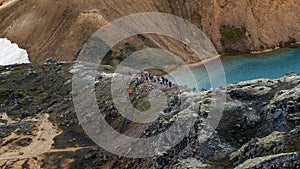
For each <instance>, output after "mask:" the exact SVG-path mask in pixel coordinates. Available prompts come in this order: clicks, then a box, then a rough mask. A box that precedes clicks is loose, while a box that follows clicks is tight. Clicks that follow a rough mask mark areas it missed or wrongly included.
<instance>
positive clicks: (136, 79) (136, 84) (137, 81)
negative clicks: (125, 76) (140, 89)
mask: <svg viewBox="0 0 300 169" xmlns="http://www.w3.org/2000/svg"><path fill="white" fill-rule="evenodd" d="M134 83H135V87H137V86H138V85H139V83H140V80H139V78H137V77H136V78H135V81H134Z"/></svg>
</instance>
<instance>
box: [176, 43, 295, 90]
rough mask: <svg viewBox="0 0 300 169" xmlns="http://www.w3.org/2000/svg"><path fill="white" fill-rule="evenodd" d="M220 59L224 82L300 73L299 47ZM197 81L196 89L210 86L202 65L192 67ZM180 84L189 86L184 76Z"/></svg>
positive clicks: (272, 77) (271, 77)
mask: <svg viewBox="0 0 300 169" xmlns="http://www.w3.org/2000/svg"><path fill="white" fill-rule="evenodd" d="M221 61H222V64H223V67H224V70H225V76H226V83H227V84H232V83H238V82H241V81H245V80H251V79H258V78H268V79H276V78H280V77H283V76H284V75H285V73H286V72H296V73H300V47H295V48H288V49H281V50H279V51H275V52H271V53H265V54H260V55H250V54H249V55H235V56H223V57H221ZM192 72H193V73H194V76H195V79H196V81H197V87H196V88H197V89H198V90H199V89H201V88H204V89H209V88H210V87H211V85H210V81H209V77H208V74H207V71H206V69H205V67H204V66H198V67H194V68H192ZM180 78H181V79H182V80H181V84H182V85H187V86H189V87H194V86H191V84H190V82H189V80H188V79H186V80H185V78H186V77H184V76H182V77H180Z"/></svg>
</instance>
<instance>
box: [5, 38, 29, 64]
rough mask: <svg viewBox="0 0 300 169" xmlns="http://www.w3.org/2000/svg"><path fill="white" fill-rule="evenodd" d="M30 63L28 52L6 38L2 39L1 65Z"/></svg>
mask: <svg viewBox="0 0 300 169" xmlns="http://www.w3.org/2000/svg"><path fill="white" fill-rule="evenodd" d="M22 63H30V61H29V58H28V54H27V51H26V50H24V49H21V48H19V46H18V45H17V44H15V43H11V41H10V40H8V39H6V38H0V65H2V66H6V65H13V64H22Z"/></svg>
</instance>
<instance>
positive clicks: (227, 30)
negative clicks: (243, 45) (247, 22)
mask: <svg viewBox="0 0 300 169" xmlns="http://www.w3.org/2000/svg"><path fill="white" fill-rule="evenodd" d="M220 33H221V35H222V39H221V43H222V45H225V44H232V43H236V42H238V41H239V39H240V38H242V37H243V36H244V35H245V33H246V28H245V27H242V28H235V27H234V26H230V25H222V26H221V27H220Z"/></svg>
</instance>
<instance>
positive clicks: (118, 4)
mask: <svg viewBox="0 0 300 169" xmlns="http://www.w3.org/2000/svg"><path fill="white" fill-rule="evenodd" d="M0 3H1V4H2V5H1V6H0V21H1V22H0V37H6V38H8V39H10V40H11V41H13V42H14V43H18V44H19V45H20V46H21V47H22V48H25V49H27V50H28V53H29V56H30V60H31V61H32V62H34V63H42V62H43V61H44V60H45V59H47V58H49V57H50V56H51V57H55V58H57V59H59V60H63V61H70V60H75V59H76V56H77V55H78V53H79V52H80V50H81V48H82V45H83V44H84V43H85V42H86V41H87V39H88V38H89V37H90V36H91V35H92V34H93V33H94V32H95V31H96V30H98V29H99V28H101V26H103V25H105V24H106V23H108V22H110V21H112V20H114V19H117V18H119V17H122V16H125V15H128V14H133V13H139V12H163V13H169V14H174V15H177V16H180V17H182V18H184V19H186V20H188V21H190V22H191V23H193V24H195V25H197V26H198V27H199V28H200V29H201V30H203V31H204V33H206V35H207V36H208V37H209V38H210V39H211V41H212V42H213V44H214V45H215V47H216V49H217V50H218V51H219V52H220V53H231V52H251V51H261V50H264V49H272V48H275V47H282V46H288V45H290V44H291V43H294V42H297V41H299V39H300V24H299V22H300V18H299V16H300V4H299V2H298V1H297V0H266V1H260V0H184V1H183V0H161V1H156V0H130V1H129V0H122V1H118V0H88V1H82V0H64V1H53V0H42V1H40V0H10V1H8V0H1V1H0ZM144 47H161V48H164V49H167V50H169V51H171V52H174V53H175V54H177V55H179V56H181V57H182V58H183V59H184V61H186V62H189V63H192V62H196V61H199V59H198V58H197V57H195V56H194V55H193V54H192V52H191V51H189V49H188V48H186V47H185V46H183V45H182V44H181V43H180V42H178V41H175V40H173V39H170V38H167V37H161V36H155V35H146V36H138V37H133V38H130V39H128V40H127V41H126V43H125V42H124V43H120V44H118V47H116V49H114V50H113V52H112V54H111V55H112V56H114V57H113V58H119V60H121V59H122V57H124V56H126V55H128V53H130V51H132V50H133V51H135V50H138V49H142V48H144ZM119 48H125V49H128V48H129V49H128V50H118V49H119ZM108 60H109V62H113V60H110V59H108Z"/></svg>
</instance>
